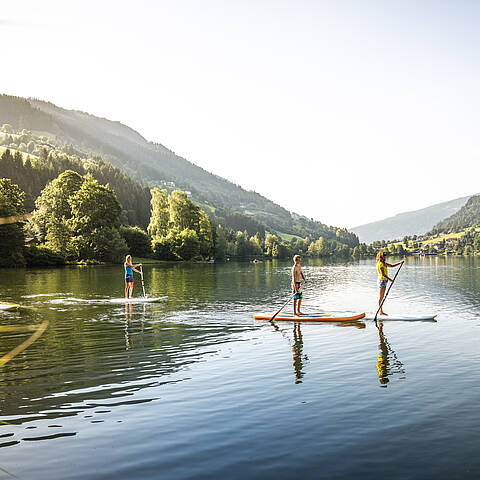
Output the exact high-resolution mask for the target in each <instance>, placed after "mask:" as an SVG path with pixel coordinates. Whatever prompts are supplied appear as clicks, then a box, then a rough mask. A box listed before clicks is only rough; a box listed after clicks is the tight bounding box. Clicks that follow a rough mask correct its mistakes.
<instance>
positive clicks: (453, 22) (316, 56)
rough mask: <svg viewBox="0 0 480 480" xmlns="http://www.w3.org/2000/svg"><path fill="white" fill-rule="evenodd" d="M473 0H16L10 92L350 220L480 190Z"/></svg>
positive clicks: (332, 220)
mask: <svg viewBox="0 0 480 480" xmlns="http://www.w3.org/2000/svg"><path fill="white" fill-rule="evenodd" d="M479 14H480V4H479V3H477V2H473V1H460V2H438V1H402V2H383V1H374V0H372V1H298V2H293V1H262V2H258V1H241V2H240V1H237V2H233V1H231V2H224V1H213V0H212V1H211V0H205V1H202V2H198V1H183V2H176V1H160V2H155V1H137V2H126V1H102V2H98V1H96V2H93V1H83V2H61V1H45V2H35V1H22V2H5V3H3V4H2V9H1V13H0V38H1V40H2V45H3V46H4V49H3V50H2V60H3V62H2V63H3V65H4V69H3V73H2V83H1V88H0V90H1V93H6V94H10V95H18V96H23V97H36V98H40V99H42V100H47V101H51V102H53V103H55V104H56V105H58V106H60V107H64V108H70V109H78V110H82V111H86V112H88V113H91V114H94V115H98V116H101V117H106V118H109V119H112V120H118V121H120V122H122V123H124V124H126V125H128V126H130V127H132V128H134V129H135V130H137V131H138V132H139V133H140V134H142V135H143V136H144V137H145V138H147V139H148V140H151V141H154V142H159V143H162V144H163V145H165V146H166V147H168V148H170V149H172V150H173V151H175V152H176V153H177V154H179V155H181V156H183V157H185V158H187V159H188V160H190V161H191V162H193V163H195V164H197V165H200V166H201V167H203V168H205V169H207V170H209V171H211V172H213V173H215V174H217V175H220V176H223V177H225V178H227V179H229V180H231V181H232V182H234V183H236V184H239V185H241V186H243V187H244V188H246V189H249V190H255V191H257V192H259V193H261V194H262V195H264V196H266V197H268V198H270V199H272V200H274V201H275V202H277V203H279V204H280V205H282V206H284V207H285V208H287V209H288V210H291V211H294V212H297V213H300V214H303V215H307V216H308V217H313V218H315V219H317V220H321V221H322V222H325V223H327V224H332V225H339V226H347V227H352V226H355V225H360V224H363V223H366V222H371V221H374V220H378V219H381V218H384V217H389V216H392V215H394V214H396V213H399V212H403V211H408V210H414V209H418V208H422V207H425V206H428V205H431V204H434V203H439V202H444V201H446V200H450V199H453V198H455V197H461V196H465V195H469V194H474V193H477V192H478V191H479V190H480V189H479V188H478V174H479V167H478V165H479V162H478V160H479V156H480V148H479V141H478V125H479V124H480V99H479V96H478V92H477V89H478V83H479V80H480V75H479V67H480V62H479V56H478V47H479V39H480V34H479V31H478V20H479V18H480V15H479Z"/></svg>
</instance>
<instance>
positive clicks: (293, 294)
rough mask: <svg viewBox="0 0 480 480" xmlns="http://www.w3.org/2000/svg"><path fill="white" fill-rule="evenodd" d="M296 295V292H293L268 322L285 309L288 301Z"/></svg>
mask: <svg viewBox="0 0 480 480" xmlns="http://www.w3.org/2000/svg"><path fill="white" fill-rule="evenodd" d="M296 294H297V291H295V292H293V293H292V295H291V296H290V297H289V298H288V300H287V301H286V302H285V303H284V304H283V305H282V307H281V308H280V310H278V312H277V313H276V314H275V315H274V316H273V317H272V318H271V319H270V320H269V322H272V321H273V319H274V318H275V317H276V316H277V315H278V314H279V313H280V312H281V311H282V310H283V309H284V308H285V306H286V305H287V304H288V302H290V300H291V299H292V298H293V297H294V296H295V295H296Z"/></svg>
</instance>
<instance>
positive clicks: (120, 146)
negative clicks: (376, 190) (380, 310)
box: [0, 95, 296, 234]
mask: <svg viewBox="0 0 480 480" xmlns="http://www.w3.org/2000/svg"><path fill="white" fill-rule="evenodd" d="M3 123H9V124H11V125H12V126H13V127H14V128H15V129H20V130H21V129H23V128H24V129H26V130H30V131H33V132H34V133H36V134H38V135H46V136H47V137H48V138H51V139H54V140H55V143H56V144H60V145H62V144H63V145H65V144H72V145H74V146H76V147H78V148H80V149H81V150H82V151H85V152H90V153H91V154H92V155H101V156H102V158H103V159H104V160H106V161H108V162H110V163H112V164H113V165H115V166H117V167H119V168H121V169H122V170H124V171H125V172H126V173H127V174H129V175H130V176H131V177H133V178H134V179H136V180H139V181H141V182H144V183H146V184H147V185H148V186H158V185H160V186H161V185H162V183H161V182H162V181H163V182H173V183H174V185H175V187H177V188H181V189H186V190H189V191H191V192H192V196H193V198H194V199H196V200H197V201H200V202H203V203H206V204H209V205H211V206H215V207H222V208H227V209H228V210H230V211H233V212H238V213H242V214H247V215H249V216H252V217H253V218H255V220H257V221H260V222H262V223H264V224H265V225H267V226H268V227H269V228H271V229H273V230H279V231H285V232H286V233H293V234H294V233H296V232H295V231H292V232H290V231H289V230H290V228H289V227H291V225H292V217H291V215H290V212H289V211H287V210H286V209H284V208H283V207H281V206H280V205H277V204H275V203H274V202H272V201H271V200H269V199H267V198H265V197H263V196H262V195H259V194H258V193H256V192H251V191H247V190H244V189H243V188H242V187H240V186H238V185H235V184H234V183H232V182H230V181H228V180H226V179H224V178H221V177H219V176H217V175H214V174H212V173H210V172H208V171H206V170H204V169H203V168H201V167H199V166H197V165H195V164H193V163H191V162H189V161H188V160H186V159H185V158H182V157H181V156H179V155H176V154H175V153H174V152H172V151H171V150H169V149H168V148H166V147H164V146H163V145H161V144H158V143H152V142H148V141H147V140H146V139H145V138H144V137H142V136H141V135H140V134H139V133H138V132H136V131H135V130H133V129H131V128H130V127H128V126H126V125H123V124H122V123H120V122H116V121H111V120H108V119H105V118H100V117H96V116H94V115H90V114H88V113H85V112H80V111H76V110H67V109H64V108H61V107H58V106H56V105H54V104H53V103H50V102H45V101H41V100H37V99H32V98H22V97H12V96H9V95H0V125H1V124H3Z"/></svg>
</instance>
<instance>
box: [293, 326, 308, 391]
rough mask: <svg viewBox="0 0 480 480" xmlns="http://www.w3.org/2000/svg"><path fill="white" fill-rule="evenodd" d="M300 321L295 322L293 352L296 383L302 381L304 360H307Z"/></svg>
mask: <svg viewBox="0 0 480 480" xmlns="http://www.w3.org/2000/svg"><path fill="white" fill-rule="evenodd" d="M300 325H301V324H300V323H298V322H295V323H294V324H293V345H292V354H293V364H292V365H293V371H294V376H295V383H302V378H303V375H304V372H303V361H304V360H307V361H308V357H307V355H303V337H302V330H301V329H300Z"/></svg>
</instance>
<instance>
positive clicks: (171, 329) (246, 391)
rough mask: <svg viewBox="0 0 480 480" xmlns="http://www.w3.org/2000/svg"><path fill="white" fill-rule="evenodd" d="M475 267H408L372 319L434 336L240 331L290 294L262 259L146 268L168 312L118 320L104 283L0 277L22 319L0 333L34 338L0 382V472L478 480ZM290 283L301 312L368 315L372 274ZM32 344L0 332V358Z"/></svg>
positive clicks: (325, 268) (123, 310)
mask: <svg viewBox="0 0 480 480" xmlns="http://www.w3.org/2000/svg"><path fill="white" fill-rule="evenodd" d="M479 266H480V263H479V262H478V260H477V259H437V258H433V259H432V258H427V259H415V260H414V259H410V260H409V262H408V263H407V264H406V265H405V267H404V268H403V270H402V272H401V273H400V275H399V277H398V281H397V283H396V284H395V285H394V287H393V289H392V292H391V294H390V297H389V299H388V303H387V305H388V308H386V310H387V311H390V312H392V313H393V312H395V313H409V314H411V313H432V312H436V313H438V323H432V322H424V323H421V322H418V323H417V322H415V323H406V322H398V323H394V322H391V323H388V322H384V324H383V325H381V324H379V326H378V328H377V327H376V326H375V324H374V323H373V322H368V321H366V322H354V323H352V324H341V325H335V324H333V325H332V324H313V325H311V324H298V323H297V324H294V323H290V322H287V323H281V322H276V323H275V325H273V326H272V325H271V324H270V323H269V322H264V323H262V322H258V323H254V322H253V320H252V314H253V313H254V312H261V311H274V310H275V309H276V308H279V306H280V305H281V304H282V303H283V302H284V299H286V297H288V294H289V293H288V286H289V275H290V265H289V264H282V263H277V262H265V263H261V264H256V265H252V264H226V265H173V264H168V265H162V266H157V267H151V268H148V269H147V268H145V274H146V284H147V288H148V289H149V292H150V293H151V294H152V295H168V299H167V300H166V301H165V302H162V303H159V304H133V305H125V306H124V305H112V304H110V302H109V301H108V298H112V297H117V296H119V294H121V291H122V287H123V285H122V273H121V269H118V268H113V267H103V268H102V267H100V268H98V267H97V268H84V269H76V268H66V269H61V270H22V271H4V272H2V282H3V285H2V289H3V292H5V298H6V299H7V300H11V301H17V302H21V303H22V304H25V305H28V306H31V307H35V308H37V310H21V311H19V312H10V313H2V314H1V315H0V326H2V325H3V326H6V325H17V326H26V325H39V324H40V323H41V322H42V321H44V320H48V322H49V326H48V328H47V330H46V331H45V333H44V334H43V335H42V336H41V337H40V338H39V340H37V341H36V342H35V343H34V344H33V345H31V346H30V347H28V348H27V349H26V350H24V351H23V352H21V353H19V354H18V355H17V356H16V357H14V358H13V359H12V360H11V361H9V362H8V363H7V364H6V365H5V366H4V367H3V368H1V369H0V374H1V376H2V386H1V389H0V406H1V412H2V413H1V417H0V419H1V421H2V424H1V426H0V447H4V448H0V468H3V469H5V470H6V471H7V472H9V473H11V474H13V475H17V476H18V477H20V478H35V479H43V478H45V479H47V478H61V479H70V478H71V479H83V478H89V479H91V478H92V479H93V478H95V479H96V478H99V479H100V478H125V479H126V478H129V479H130V478H138V479H147V478H212V477H217V478H219V477H222V478H298V477H299V476H302V477H305V478H373V476H378V475H389V476H390V477H392V478H478V474H479V473H480V464H479V460H478V445H479V440H480V438H479V433H478V432H479V427H480V421H479V419H478V415H476V413H475V405H476V403H477V400H478V398H479V387H478V386H477V383H478V382H477V381H476V371H477V370H478V367H479V363H480V362H479V357H478V326H480V322H479V320H478V311H479V300H478V298H479V296H478V293H479V286H480V269H479V268H478V267H479ZM304 270H305V273H306V276H307V278H308V280H309V282H308V283H307V284H306V286H305V288H304V292H305V295H304V297H305V300H304V305H305V308H304V310H305V311H308V310H310V311H311V310H316V309H319V310H325V311H330V310H332V311H374V310H375V302H376V297H377V288H376V285H375V280H376V278H375V277H376V274H375V269H374V265H373V263H372V262H371V261H365V262H360V263H353V264H344V265H343V264H331V265H322V264H321V263H320V262H313V261H312V262H307V265H306V266H305V268H304ZM137 286H138V285H137ZM136 293H137V294H138V289H137V292H136ZM287 308H291V306H288V307H287ZM30 334H31V332H26V331H16V332H2V331H0V336H1V339H2V349H1V350H2V352H1V353H2V354H4V353H6V352H8V351H11V350H12V349H14V348H15V347H16V346H17V345H19V344H21V343H22V342H23V341H25V339H27V338H28V337H29V335H30ZM72 466H74V468H72ZM4 473H5V472H4ZM5 475H6V478H7V477H8V474H6V473H5Z"/></svg>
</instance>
